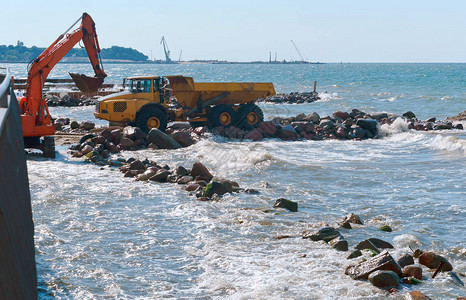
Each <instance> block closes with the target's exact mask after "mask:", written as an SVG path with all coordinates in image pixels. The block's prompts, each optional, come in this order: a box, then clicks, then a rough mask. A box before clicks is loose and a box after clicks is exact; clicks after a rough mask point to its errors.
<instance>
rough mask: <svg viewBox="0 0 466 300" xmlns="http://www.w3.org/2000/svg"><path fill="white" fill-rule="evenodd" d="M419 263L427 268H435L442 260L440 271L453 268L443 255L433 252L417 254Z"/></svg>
mask: <svg viewBox="0 0 466 300" xmlns="http://www.w3.org/2000/svg"><path fill="white" fill-rule="evenodd" d="M418 259H419V263H420V264H421V265H424V266H426V267H428V268H429V269H437V268H438V266H439V265H440V262H442V261H443V262H444V264H443V267H442V270H441V271H442V272H447V271H451V270H453V266H452V265H451V264H450V262H449V261H448V260H447V259H446V258H445V257H443V256H440V255H437V254H435V253H433V252H424V253H422V254H421V255H420V256H419V258H418Z"/></svg>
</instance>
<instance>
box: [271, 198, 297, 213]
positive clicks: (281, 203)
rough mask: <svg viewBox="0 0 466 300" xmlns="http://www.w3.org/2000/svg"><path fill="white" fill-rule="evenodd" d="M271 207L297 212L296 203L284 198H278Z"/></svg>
mask: <svg viewBox="0 0 466 300" xmlns="http://www.w3.org/2000/svg"><path fill="white" fill-rule="evenodd" d="M273 207H281V208H286V209H288V210H289V211H293V212H297V211H298V203H296V202H294V201H291V200H288V199H285V198H280V199H278V200H277V201H275V204H274V205H273Z"/></svg>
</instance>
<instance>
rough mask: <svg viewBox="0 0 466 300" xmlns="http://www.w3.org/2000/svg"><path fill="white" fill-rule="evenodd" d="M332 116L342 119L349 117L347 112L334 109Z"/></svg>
mask: <svg viewBox="0 0 466 300" xmlns="http://www.w3.org/2000/svg"><path fill="white" fill-rule="evenodd" d="M333 118H334V119H336V118H338V119H341V120H343V121H344V120H346V119H348V118H349V114H348V113H347V112H344V111H336V112H334V113H333Z"/></svg>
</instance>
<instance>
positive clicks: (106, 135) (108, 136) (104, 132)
mask: <svg viewBox="0 0 466 300" xmlns="http://www.w3.org/2000/svg"><path fill="white" fill-rule="evenodd" d="M99 135H100V136H102V137H104V138H105V139H106V140H107V141H109V142H112V141H113V135H112V132H111V131H110V130H108V129H107V128H105V129H104V130H102V131H101V132H100V133H99Z"/></svg>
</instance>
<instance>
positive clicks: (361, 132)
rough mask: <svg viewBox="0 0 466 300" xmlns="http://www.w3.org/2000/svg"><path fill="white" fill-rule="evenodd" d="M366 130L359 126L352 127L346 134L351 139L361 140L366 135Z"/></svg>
mask: <svg viewBox="0 0 466 300" xmlns="http://www.w3.org/2000/svg"><path fill="white" fill-rule="evenodd" d="M366 132H367V131H366V130H365V129H362V128H361V127H352V128H351V131H350V132H349V134H348V135H349V137H350V138H352V139H359V140H362V139H364V138H365V137H366Z"/></svg>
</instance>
